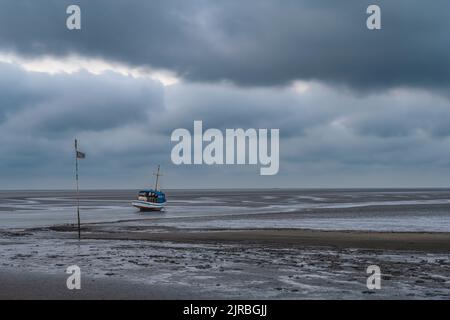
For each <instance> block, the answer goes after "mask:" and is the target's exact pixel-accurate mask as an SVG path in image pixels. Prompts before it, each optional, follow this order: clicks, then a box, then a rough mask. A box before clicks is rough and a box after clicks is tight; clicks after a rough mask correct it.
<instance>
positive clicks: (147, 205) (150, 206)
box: [131, 201, 164, 211]
mask: <svg viewBox="0 0 450 320" xmlns="http://www.w3.org/2000/svg"><path fill="white" fill-rule="evenodd" d="M131 204H132V205H133V207H136V208H139V209H141V210H148V211H161V210H162V209H163V208H164V204H163V203H153V202H146V201H133V202H132V203H131Z"/></svg>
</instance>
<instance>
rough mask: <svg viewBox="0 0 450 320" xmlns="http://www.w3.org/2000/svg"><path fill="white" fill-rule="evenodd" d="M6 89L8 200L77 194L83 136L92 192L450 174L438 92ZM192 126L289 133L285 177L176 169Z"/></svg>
mask: <svg viewBox="0 0 450 320" xmlns="http://www.w3.org/2000/svg"><path fill="white" fill-rule="evenodd" d="M8 79H21V80H22V81H21V82H11V81H8ZM0 83H2V86H1V87H0V97H4V96H8V98H7V99H0V114H1V115H2V116H1V121H0V146H1V153H0V188H14V187H15V188H17V187H20V188H52V187H54V188H56V187H66V188H68V187H72V185H73V179H72V178H73V138H74V137H75V136H77V137H78V138H79V140H80V144H81V147H82V149H83V151H85V152H87V154H88V157H87V159H85V160H83V163H82V173H83V187H90V188H96V187H116V188H119V187H140V186H142V185H145V184H146V183H148V181H149V179H151V170H152V166H154V165H156V164H162V165H163V168H164V171H165V173H166V176H165V177H164V179H165V180H164V183H165V187H175V188H176V187H180V188H184V187H202V186H203V187H205V186H208V187H228V186H233V185H234V186H236V185H239V186H240V187H246V186H268V187H270V186H273V185H278V186H335V187H336V186H364V183H365V186H383V185H384V186H399V185H405V184H402V183H405V181H406V182H407V183H409V184H415V185H424V184H423V183H424V182H426V184H427V185H434V186H436V185H437V186H439V185H445V183H444V182H445V181H444V180H443V177H445V174H446V173H450V172H448V171H449V170H448V168H449V167H450V161H449V160H448V159H450V133H449V132H448V130H445V128H446V127H445V121H446V119H448V115H449V114H448V110H450V100H449V99H448V97H445V96H443V95H440V94H438V93H436V92H434V91H432V92H429V91H426V90H418V89H395V90H388V91H383V92H377V93H372V94H370V95H364V96H361V95H353V94H349V92H346V91H342V90H340V89H337V88H335V87H333V86H328V85H324V84H321V83H308V84H307V86H308V88H307V89H305V90H304V91H300V92H298V91H295V89H293V88H280V87H265V88H261V87H259V88H242V87H237V86H235V85H231V84H228V83H218V84H202V83H186V82H181V83H179V84H176V85H171V86H166V87H164V86H162V85H161V84H160V83H159V82H157V81H152V80H149V79H146V78H138V79H136V78H133V77H127V76H123V75H119V74H116V73H112V72H109V73H102V74H101V75H93V74H91V73H88V72H76V73H73V74H70V75H68V74H55V75H49V74H46V73H37V72H28V71H25V70H23V69H21V68H20V67H18V66H16V65H8V64H0ZM194 120H202V121H203V123H204V127H205V129H207V128H220V129H225V128H236V127H242V128H279V129H280V135H281V146H280V150H281V153H280V156H281V159H280V160H281V163H280V173H279V175H277V176H274V177H270V178H269V179H268V178H267V177H260V176H259V175H258V172H257V170H256V169H255V168H254V167H241V166H223V167H218V166H215V167H209V166H175V165H172V164H171V161H170V151H171V148H172V146H173V144H172V143H171V142H170V134H171V132H172V130H174V129H177V128H180V127H184V128H187V129H189V130H190V131H192V125H193V121H194ZM425 168H426V170H425ZM343 177H345V179H346V180H344V181H343V180H342V179H343ZM393 177H395V178H393ZM401 179H403V180H401ZM364 181H366V182H364ZM374 181H376V183H374ZM433 181H434V183H433Z"/></svg>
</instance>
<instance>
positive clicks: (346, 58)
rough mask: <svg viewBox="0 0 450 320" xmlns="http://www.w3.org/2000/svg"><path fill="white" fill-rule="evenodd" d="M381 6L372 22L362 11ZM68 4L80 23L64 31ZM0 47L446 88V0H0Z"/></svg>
mask: <svg viewBox="0 0 450 320" xmlns="http://www.w3.org/2000/svg"><path fill="white" fill-rule="evenodd" d="M373 3H376V4H378V5H380V6H381V8H382V29H381V30H378V31H370V30H368V29H367V28H366V18H367V14H366V8H367V6H368V5H369V4H373ZM70 4H78V5H80V7H81V9H82V30H81V32H71V31H69V30H67V29H66V28H65V19H66V18H67V15H66V14H65V9H66V8H67V6H68V5H70ZM0 5H1V10H0V50H4V51H10V52H11V51H12V52H16V53H19V54H22V55H27V56H36V55H56V56H65V55H68V54H78V55H82V56H90V57H101V58H103V59H107V60H112V61H119V62H122V63H126V64H129V65H133V66H140V67H151V68H156V69H167V70H171V71H174V72H176V73H177V74H178V75H179V76H180V77H183V78H185V79H187V80H190V81H200V82H207V81H208V82H211V81H212V82H216V81H222V80H227V81H231V82H233V83H236V84H238V85H246V86H277V85H285V84H287V83H289V82H291V81H294V80H298V79H300V80H307V81H309V80H314V81H323V82H329V83H332V84H337V85H344V86H348V87H351V88H356V89H360V90H378V89H386V88H391V87H401V86H412V87H423V86H425V87H438V88H447V87H448V85H449V79H450V62H449V59H448V56H450V39H449V37H448V35H447V33H448V30H449V29H450V21H449V19H448V13H449V12H450V3H449V2H448V1H446V0H436V1H433V2H432V3H429V2H424V1H419V0H396V1H390V0H389V1H384V0H378V1H368V0H362V1H361V0H349V1H334V0H333V1H331V0H322V1H315V0H286V1H283V3H279V2H278V1H273V0H246V1H237V0H231V1H230V0H226V1H208V0H191V1H183V0H169V1H165V0H164V1H163V0H161V1H144V0H117V1H107V0H94V1H93V0H78V1H75V2H74V1H68V0H41V1H33V0H23V1H19V2H18V1H15V0H1V1H0Z"/></svg>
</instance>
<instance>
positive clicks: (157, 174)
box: [155, 165, 161, 191]
mask: <svg viewBox="0 0 450 320" xmlns="http://www.w3.org/2000/svg"><path fill="white" fill-rule="evenodd" d="M155 175H156V183H155V191H158V180H159V176H161V174H159V165H158V171H157V172H156V174H155Z"/></svg>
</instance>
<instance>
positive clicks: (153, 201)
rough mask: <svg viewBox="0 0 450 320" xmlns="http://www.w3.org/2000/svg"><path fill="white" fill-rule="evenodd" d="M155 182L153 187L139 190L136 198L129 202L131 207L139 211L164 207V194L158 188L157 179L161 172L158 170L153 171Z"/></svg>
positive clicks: (159, 209)
mask: <svg viewBox="0 0 450 320" xmlns="http://www.w3.org/2000/svg"><path fill="white" fill-rule="evenodd" d="M155 175H156V183H155V188H154V189H145V190H141V191H139V194H138V198H137V200H135V201H133V202H132V203H131V204H132V205H133V207H136V208H139V210H140V211H161V210H162V209H164V204H165V203H166V195H165V194H164V192H162V191H161V190H160V189H158V187H159V186H158V181H159V177H160V176H161V174H160V173H159V166H158V171H157V172H156V173H155Z"/></svg>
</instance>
